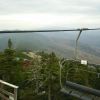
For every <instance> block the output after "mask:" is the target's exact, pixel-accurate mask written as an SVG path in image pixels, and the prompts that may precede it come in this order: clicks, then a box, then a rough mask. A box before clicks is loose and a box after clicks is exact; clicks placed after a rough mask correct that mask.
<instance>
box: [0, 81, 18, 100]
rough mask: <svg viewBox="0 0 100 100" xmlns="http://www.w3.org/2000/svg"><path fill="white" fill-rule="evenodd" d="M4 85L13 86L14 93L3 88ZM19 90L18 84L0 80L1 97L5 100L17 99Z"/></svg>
mask: <svg viewBox="0 0 100 100" xmlns="http://www.w3.org/2000/svg"><path fill="white" fill-rule="evenodd" d="M4 86H7V87H10V88H12V89H13V93H11V92H9V91H7V90H6V89H4V88H3V87H4ZM17 90H18V86H16V85H13V84H10V83H8V82H5V81H3V80H0V98H2V99H4V100H17Z"/></svg>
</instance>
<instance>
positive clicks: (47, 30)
mask: <svg viewBox="0 0 100 100" xmlns="http://www.w3.org/2000/svg"><path fill="white" fill-rule="evenodd" d="M88 30H100V28H80V29H61V30H60V29H59V30H58V29H45V30H1V31H0V34H3V33H31V32H64V31H65V32H66V31H88Z"/></svg>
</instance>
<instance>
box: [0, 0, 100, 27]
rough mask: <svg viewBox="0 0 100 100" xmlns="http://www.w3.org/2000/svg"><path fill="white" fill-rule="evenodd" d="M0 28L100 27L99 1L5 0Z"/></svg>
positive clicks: (2, 5)
mask: <svg viewBox="0 0 100 100" xmlns="http://www.w3.org/2000/svg"><path fill="white" fill-rule="evenodd" d="M0 5H1V6H0V29H22V28H23V29H34V28H36V29H38V28H44V27H47V28H49V27H53V26H54V27H60V26H62V27H70V28H71V27H72V28H73V27H99V26H100V19H99V18H100V13H99V9H100V1H99V0H91V1H87V0H2V1H0Z"/></svg>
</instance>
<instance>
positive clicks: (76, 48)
mask: <svg viewBox="0 0 100 100" xmlns="http://www.w3.org/2000/svg"><path fill="white" fill-rule="evenodd" d="M82 31H83V29H80V30H79V34H78V36H77V39H76V47H75V59H76V60H77V59H78V55H77V54H78V40H79V38H80V35H81V33H82Z"/></svg>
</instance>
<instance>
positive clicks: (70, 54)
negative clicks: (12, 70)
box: [0, 32, 100, 64]
mask: <svg viewBox="0 0 100 100" xmlns="http://www.w3.org/2000/svg"><path fill="white" fill-rule="evenodd" d="M90 34H92V35H90ZM96 34H97V37H96V36H95V35H96ZM96 34H95V35H94V34H93V33H88V34H87V33H83V34H82V36H81V37H80V40H79V50H80V51H79V58H80V57H81V59H88V60H89V61H90V62H94V63H99V61H100V45H99V43H100V40H99V38H100V35H99V33H96ZM76 37H77V33H76V32H75V33H71V32H68V33H66V32H58V33H55V32H54V33H25V34H24V33H22V34H19V33H18V34H17V33H11V34H0V50H3V49H4V48H6V47H7V41H8V39H9V38H11V39H12V42H13V45H14V48H16V49H17V50H33V51H35V50H40V51H42V50H44V51H46V52H52V51H53V52H56V54H57V55H58V56H61V57H66V58H74V57H75V56H74V55H75V39H76ZM93 38H94V40H93ZM94 41H95V42H94ZM96 43H97V44H96ZM95 44H96V45H95ZM99 64H100V63H99Z"/></svg>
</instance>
